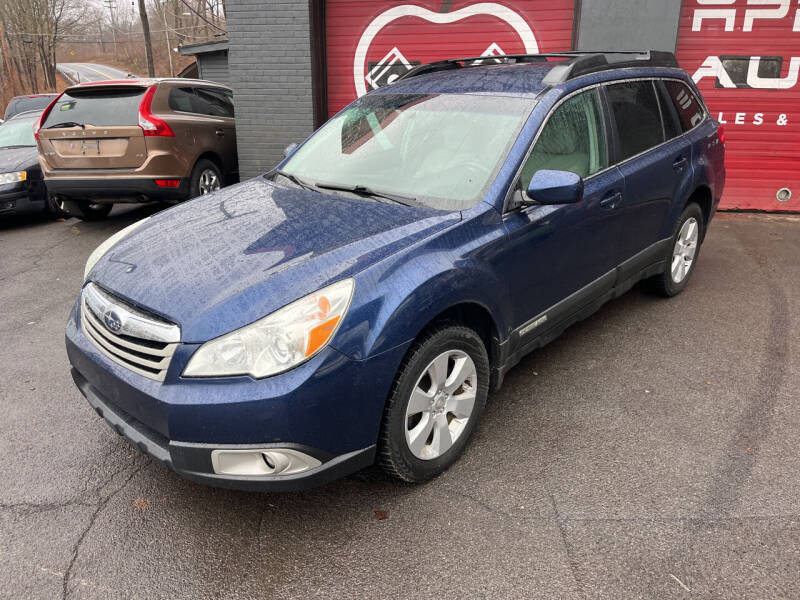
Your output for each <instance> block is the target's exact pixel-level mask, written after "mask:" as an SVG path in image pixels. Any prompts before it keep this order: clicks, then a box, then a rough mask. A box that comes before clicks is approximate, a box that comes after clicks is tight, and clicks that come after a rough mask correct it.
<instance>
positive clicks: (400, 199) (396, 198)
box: [317, 183, 419, 206]
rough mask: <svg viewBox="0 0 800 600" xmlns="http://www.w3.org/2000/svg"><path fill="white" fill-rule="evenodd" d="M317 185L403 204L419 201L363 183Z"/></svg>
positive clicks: (325, 188) (322, 187)
mask: <svg viewBox="0 0 800 600" xmlns="http://www.w3.org/2000/svg"><path fill="white" fill-rule="evenodd" d="M317 187H318V188H320V189H323V190H339V191H342V192H353V193H354V194H363V195H364V196H372V197H373V198H385V199H386V200H391V201H392V202H396V203H397V204H402V205H403V206H417V205H418V204H419V203H418V202H417V199H416V198H413V197H411V196H401V195H399V194H387V193H386V192H379V191H377V190H372V189H370V188H368V187H367V186H365V185H338V184H335V183H318V184H317Z"/></svg>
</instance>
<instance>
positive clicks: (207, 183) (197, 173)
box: [189, 159, 222, 198]
mask: <svg viewBox="0 0 800 600" xmlns="http://www.w3.org/2000/svg"><path fill="white" fill-rule="evenodd" d="M221 187H222V173H221V172H220V170H219V167H218V166H217V165H215V164H214V163H213V162H211V161H210V160H205V159H203V160H198V161H197V164H196V165H195V166H194V169H192V176H191V178H190V179H189V192H190V194H191V197H192V198H196V197H197V196H204V195H205V194H210V193H211V192H216V191H217V190H218V189H220V188H221Z"/></svg>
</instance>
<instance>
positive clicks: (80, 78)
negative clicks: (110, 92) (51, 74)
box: [56, 63, 128, 85]
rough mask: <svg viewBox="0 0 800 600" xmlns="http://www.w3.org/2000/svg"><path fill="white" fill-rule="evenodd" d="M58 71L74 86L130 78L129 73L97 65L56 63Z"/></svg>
mask: <svg viewBox="0 0 800 600" xmlns="http://www.w3.org/2000/svg"><path fill="white" fill-rule="evenodd" d="M56 69H57V70H58V71H59V72H60V73H61V74H62V75H63V76H64V77H65V78H66V79H68V80H69V82H70V83H71V84H73V85H74V84H77V83H87V82H89V81H106V80H110V79H125V78H126V77H127V76H128V72H127V71H123V70H121V69H117V68H116V67H109V66H108V65H99V64H95V63H56Z"/></svg>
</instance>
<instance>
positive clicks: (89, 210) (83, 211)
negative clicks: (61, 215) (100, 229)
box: [63, 200, 113, 221]
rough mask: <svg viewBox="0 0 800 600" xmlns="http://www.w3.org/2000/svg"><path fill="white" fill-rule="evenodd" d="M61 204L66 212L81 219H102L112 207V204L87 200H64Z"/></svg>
mask: <svg viewBox="0 0 800 600" xmlns="http://www.w3.org/2000/svg"><path fill="white" fill-rule="evenodd" d="M63 206H64V210H65V211H66V212H67V214H69V215H72V216H73V217H77V218H79V219H81V220H82V221H102V220H103V219H105V218H106V217H108V213H110V212H111V209H112V208H113V205H112V204H93V203H92V202H90V201H89V200H64V201H63Z"/></svg>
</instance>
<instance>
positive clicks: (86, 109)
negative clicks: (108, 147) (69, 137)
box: [42, 88, 145, 129]
mask: <svg viewBox="0 0 800 600" xmlns="http://www.w3.org/2000/svg"><path fill="white" fill-rule="evenodd" d="M144 92H145V88H132V89H124V90H123V89H111V90H99V89H98V90H86V91H84V90H80V91H72V92H70V93H69V94H64V95H63V96H61V98H59V99H58V102H56V104H55V106H53V110H51V111H50V114H49V115H47V119H46V120H45V122H44V124H43V125H42V128H43V129H50V128H55V127H58V126H59V125H61V124H62V123H64V124H66V125H64V126H65V127H69V126H71V125H72V124H74V123H77V124H79V125H95V126H97V127H114V126H120V125H138V124H139V104H140V103H141V101H142V96H144Z"/></svg>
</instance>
